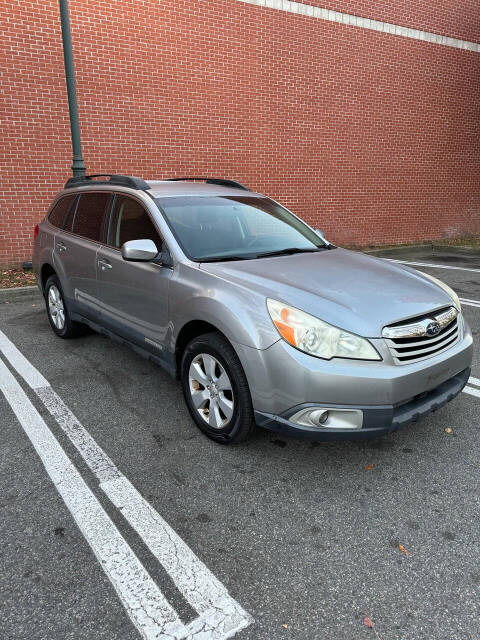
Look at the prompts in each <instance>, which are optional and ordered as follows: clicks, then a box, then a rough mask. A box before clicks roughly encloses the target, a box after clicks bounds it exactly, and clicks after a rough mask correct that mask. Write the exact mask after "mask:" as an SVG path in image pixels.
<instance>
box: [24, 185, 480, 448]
mask: <svg viewBox="0 0 480 640" xmlns="http://www.w3.org/2000/svg"><path fill="white" fill-rule="evenodd" d="M33 264H34V269H35V273H36V276H37V278H38V286H39V287H40V290H41V291H42V293H43V295H44V297H45V302H46V308H47V313H48V318H49V321H50V324H51V326H52V329H53V331H54V332H55V333H56V334H57V335H58V336H60V337H62V338H71V337H73V336H75V335H78V334H79V333H80V332H82V330H84V329H85V327H86V326H88V327H90V328H92V329H94V330H95V331H99V332H101V333H104V334H106V335H108V336H110V337H111V338H113V339H115V340H117V341H120V342H123V343H126V344H128V345H130V346H131V347H132V348H133V349H135V351H137V352H138V353H140V354H141V355H143V356H145V357H147V358H149V359H151V360H153V361H155V362H157V363H159V364H160V365H162V366H163V367H164V368H165V369H167V371H169V372H170V373H171V374H172V375H173V376H177V377H179V378H180V380H181V383H182V386H183V392H184V395H185V400H186V403H187V406H188V409H189V411H190V413H191V415H192V418H193V420H194V421H195V423H196V424H197V426H198V427H199V428H200V429H201V430H202V431H203V432H204V433H205V434H206V435H207V436H209V437H210V438H212V439H213V440H216V441H217V442H223V443H233V442H238V441H240V440H242V439H244V438H245V437H247V436H248V435H249V434H250V433H251V431H252V429H253V428H254V425H255V424H257V425H259V426H261V427H264V428H266V429H270V430H272V431H276V432H278V433H282V434H286V435H294V436H300V437H305V438H309V439H315V440H334V439H341V438H359V437H371V436H376V435H379V434H385V433H388V432H390V431H394V430H396V429H399V428H400V427H404V426H406V425H408V424H409V423H412V422H416V421H417V420H418V419H419V418H422V417H423V416H425V415H427V414H428V413H429V412H431V411H435V410H436V409H438V408H439V407H441V406H442V405H444V404H445V403H446V402H448V401H449V400H451V399H452V398H454V397H455V396H456V395H457V394H458V393H459V392H460V391H461V390H462V388H463V387H464V385H465V383H466V382H467V380H468V377H469V373H470V365H471V360H472V335H471V332H470V329H469V327H468V325H467V323H466V322H465V320H464V318H463V316H462V312H461V307H460V302H459V299H458V297H457V295H456V294H455V293H454V291H452V289H450V288H449V287H448V286H447V285H445V284H444V283H442V282H440V281H439V280H437V279H435V278H433V277H431V276H427V275H424V274H420V273H418V272H417V271H413V270H412V269H408V268H406V267H404V266H400V265H398V264H394V263H391V262H386V261H384V260H380V259H376V258H372V257H368V256H366V255H363V254H361V253H356V252H352V251H346V250H344V249H341V248H338V247H335V246H333V245H332V244H330V243H329V242H328V241H327V240H326V239H325V238H324V237H323V235H322V234H321V232H318V231H315V230H314V229H312V228H311V227H309V226H308V225H307V224H305V223H304V222H303V221H302V220H300V219H299V218H298V217H296V216H295V215H294V214H292V213H291V212H290V211H288V210H287V209H285V208H284V207H283V206H281V205H280V204H278V203H277V202H275V201H273V200H271V199H270V198H267V197H265V196H263V195H261V194H259V193H254V192H252V191H250V190H249V189H247V188H246V187H244V186H243V185H241V184H239V183H237V182H234V181H231V180H221V179H215V178H194V179H193V178H190V179H189V178H185V179H170V180H159V181H148V182H146V181H144V180H142V179H140V178H134V177H130V176H120V175H105V176H103V175H102V176H87V177H85V178H70V179H69V180H68V182H67V184H66V185H65V188H64V190H63V191H61V192H60V193H59V194H58V196H57V197H56V198H55V200H54V202H53V203H52V206H51V208H50V211H49V213H48V215H47V217H46V218H45V220H44V221H43V222H41V223H40V224H39V225H38V227H36V229H35V247H34V256H33Z"/></svg>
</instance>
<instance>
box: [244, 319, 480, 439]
mask: <svg viewBox="0 0 480 640" xmlns="http://www.w3.org/2000/svg"><path fill="white" fill-rule="evenodd" d="M371 342H372V344H373V345H374V346H375V348H376V349H377V351H378V352H379V353H380V354H381V356H382V358H383V359H382V361H378V362H377V361H360V360H342V359H336V358H334V359H333V360H329V361H327V360H322V359H320V358H314V357H312V356H310V355H307V354H305V353H302V352H301V351H298V350H297V349H295V348H294V347H292V346H291V345H289V344H288V343H287V342H285V341H284V340H279V341H277V342H276V343H274V344H273V345H272V346H270V347H269V348H268V349H263V350H261V349H254V348H252V347H246V346H244V345H240V344H238V343H237V344H235V343H234V347H235V349H236V351H237V354H238V356H239V358H240V361H241V363H242V365H243V368H244V370H245V373H246V376H247V379H248V383H249V386H250V392H251V395H252V402H253V408H254V410H255V415H256V420H257V423H258V424H259V425H260V426H263V427H265V428H268V429H272V430H274V431H278V432H282V433H291V434H292V435H296V436H302V434H303V436H304V437H310V438H312V437H313V438H315V439H320V440H322V439H323V440H325V439H331V440H335V439H344V438H354V437H355V438H358V437H365V436H367V437H368V436H370V437H371V436H373V435H379V434H382V433H388V432H389V431H393V430H395V429H399V428H400V427H402V426H405V425H406V424H408V423H409V422H412V421H414V420H418V419H419V418H421V417H423V416H424V415H426V414H427V413H429V412H431V411H435V410H436V409H438V408H439V407H440V406H443V405H444V404H445V403H446V402H448V401H449V400H451V399H452V398H453V397H455V395H457V394H458V393H459V392H460V391H461V390H462V389H463V386H464V385H465V383H466V381H467V379H468V372H469V370H470V367H471V363H472V354H473V340H472V334H471V331H470V328H469V327H468V325H467V324H466V323H465V322H464V321H463V320H462V334H461V338H460V340H459V341H458V342H457V343H456V344H455V345H454V346H452V347H451V348H450V349H447V351H444V352H442V353H440V354H438V355H435V356H433V357H431V358H428V359H425V360H422V361H419V362H415V363H412V364H403V365H398V364H395V363H394V362H393V360H392V357H391V355H390V353H389V351H388V348H387V346H386V344H385V342H384V341H383V340H382V339H372V340H371ZM313 405H317V406H324V407H325V406H328V407H331V408H339V409H345V408H347V409H361V410H362V411H363V414H364V419H363V426H362V428H361V429H351V430H350V429H342V430H341V431H340V430H335V431H334V430H333V429H323V430H322V429H321V428H320V427H306V426H303V425H299V424H297V423H294V422H292V421H289V417H290V416H292V415H293V414H294V413H296V412H297V411H299V410H300V409H302V408H303V407H308V406H313Z"/></svg>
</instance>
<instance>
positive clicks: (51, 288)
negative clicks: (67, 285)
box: [45, 275, 85, 338]
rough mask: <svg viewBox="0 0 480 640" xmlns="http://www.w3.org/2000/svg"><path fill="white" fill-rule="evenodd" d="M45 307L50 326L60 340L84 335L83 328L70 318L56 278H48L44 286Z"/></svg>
mask: <svg viewBox="0 0 480 640" xmlns="http://www.w3.org/2000/svg"><path fill="white" fill-rule="evenodd" d="M45 306H46V307H47V316H48V321H49V322H50V326H51V327H52V329H53V331H54V333H56V334H57V336H59V337H60V338H75V337H77V336H79V335H82V334H83V333H85V326H84V325H83V324H82V323H80V322H74V321H73V320H72V319H71V318H70V314H69V312H68V308H67V305H66V302H65V297H64V295H63V289H62V286H61V284H60V281H59V279H58V278H57V276H55V275H53V276H50V277H49V278H48V280H47V282H46V284H45Z"/></svg>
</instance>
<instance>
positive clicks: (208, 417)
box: [180, 333, 255, 444]
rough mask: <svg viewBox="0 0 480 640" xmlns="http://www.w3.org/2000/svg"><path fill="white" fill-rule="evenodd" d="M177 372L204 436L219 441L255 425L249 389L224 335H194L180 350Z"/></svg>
mask: <svg viewBox="0 0 480 640" xmlns="http://www.w3.org/2000/svg"><path fill="white" fill-rule="evenodd" d="M180 375H181V380H182V387H183V395H184V396H185V401H186V403H187V407H188V410H189V411H190V414H191V416H192V418H193V420H194V422H195V424H196V425H197V427H198V428H199V429H200V430H201V431H203V433H204V434H205V435H206V436H208V437H209V438H211V439H212V440H215V442H220V443H222V444H234V443H237V442H241V441H242V440H246V439H247V438H248V437H249V435H250V434H251V433H252V431H253V429H254V427H255V422H254V418H253V408H252V399H251V397H250V390H249V388H248V382H247V378H246V376H245V373H244V371H243V368H242V365H241V364H240V360H239V359H238V356H237V354H236V353H235V351H234V350H233V348H232V346H231V344H230V343H229V342H228V340H227V339H226V338H224V336H222V335H221V334H220V333H206V334H204V335H201V336H198V338H194V339H193V340H192V341H191V342H190V343H189V344H188V345H187V346H186V348H185V351H184V352H183V355H182V362H181V373H180ZM212 382H213V383H214V384H213V385H212ZM207 387H208V388H207Z"/></svg>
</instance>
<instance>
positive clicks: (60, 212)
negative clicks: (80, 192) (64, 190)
mask: <svg viewBox="0 0 480 640" xmlns="http://www.w3.org/2000/svg"><path fill="white" fill-rule="evenodd" d="M75 198H76V196H75V195H74V194H72V195H70V196H64V197H63V198H60V200H59V201H58V202H57V203H56V204H55V206H54V207H53V209H52V210H51V211H50V215H49V216H48V221H49V222H50V224H53V226H54V227H58V228H59V229H63V227H64V226H65V220H66V219H67V216H68V214H69V212H70V209H71V207H72V204H73V203H74V201H75Z"/></svg>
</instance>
